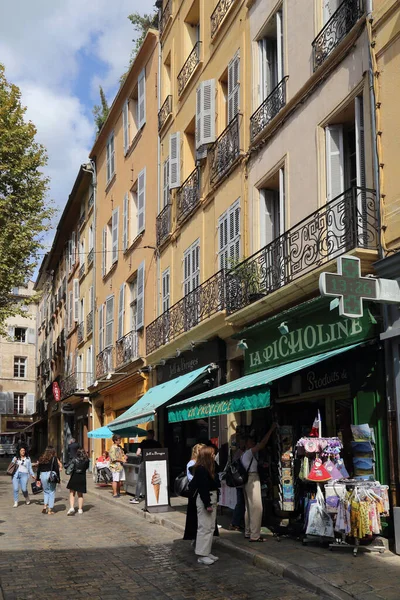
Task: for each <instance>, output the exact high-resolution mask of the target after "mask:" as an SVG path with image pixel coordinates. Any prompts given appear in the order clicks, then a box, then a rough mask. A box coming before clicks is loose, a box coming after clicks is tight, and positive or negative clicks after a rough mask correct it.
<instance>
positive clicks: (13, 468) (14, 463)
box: [6, 461, 18, 477]
mask: <svg viewBox="0 0 400 600" xmlns="http://www.w3.org/2000/svg"><path fill="white" fill-rule="evenodd" d="M17 470H18V464H17V461H11V462H10V464H9V465H8V467H7V471H6V473H7V475H10V477H14V475H15V473H16V472H17Z"/></svg>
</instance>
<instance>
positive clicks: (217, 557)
mask: <svg viewBox="0 0 400 600" xmlns="http://www.w3.org/2000/svg"><path fill="white" fill-rule="evenodd" d="M208 558H211V560H213V561H214V562H217V560H219V556H214V554H209V555H208Z"/></svg>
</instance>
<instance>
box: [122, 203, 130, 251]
mask: <svg viewBox="0 0 400 600" xmlns="http://www.w3.org/2000/svg"><path fill="white" fill-rule="evenodd" d="M128 221H129V196H128V193H126V194H125V196H124V207H123V211H122V250H123V251H124V252H125V250H126V249H127V248H128Z"/></svg>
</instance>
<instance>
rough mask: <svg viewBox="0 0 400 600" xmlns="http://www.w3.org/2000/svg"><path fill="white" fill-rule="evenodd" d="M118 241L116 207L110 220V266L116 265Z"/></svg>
mask: <svg viewBox="0 0 400 600" xmlns="http://www.w3.org/2000/svg"><path fill="white" fill-rule="evenodd" d="M118 239H119V208H118V207H117V208H115V209H114V210H113V211H112V218H111V243H112V253H111V262H112V264H114V263H116V262H117V260H118Z"/></svg>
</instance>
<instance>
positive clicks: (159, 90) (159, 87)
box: [155, 38, 172, 317]
mask: <svg viewBox="0 0 400 600" xmlns="http://www.w3.org/2000/svg"><path fill="white" fill-rule="evenodd" d="M161 60H162V59H161V42H160V38H158V74H157V88H158V89H157V92H158V93H157V96H158V98H157V109H158V110H157V115H158V112H159V110H160V108H161ZM157 127H158V125H157ZM160 185H161V140H160V135H157V214H159V213H160V210H161V196H160ZM171 213H172V211H171ZM155 246H157V240H156V243H155ZM155 254H156V278H157V282H156V293H157V298H156V316H157V317H158V315H159V314H160V275H161V273H160V269H161V264H160V253H159V252H158V249H157V251H156V253H155Z"/></svg>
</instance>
